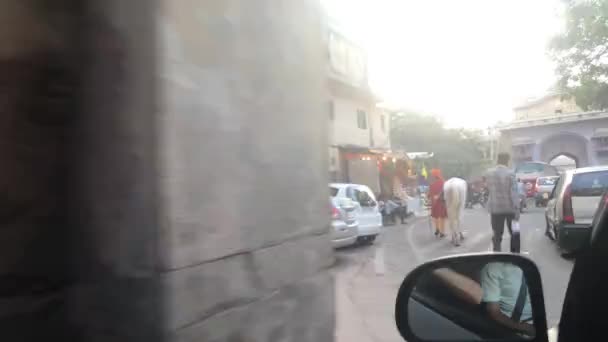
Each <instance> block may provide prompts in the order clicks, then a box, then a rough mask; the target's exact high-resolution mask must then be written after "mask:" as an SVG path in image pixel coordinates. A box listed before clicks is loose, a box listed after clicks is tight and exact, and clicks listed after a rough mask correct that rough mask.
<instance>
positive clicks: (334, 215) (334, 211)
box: [331, 205, 340, 220]
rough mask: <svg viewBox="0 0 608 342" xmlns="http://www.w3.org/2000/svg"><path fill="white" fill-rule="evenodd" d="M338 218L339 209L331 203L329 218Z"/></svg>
mask: <svg viewBox="0 0 608 342" xmlns="http://www.w3.org/2000/svg"><path fill="white" fill-rule="evenodd" d="M339 218H340V210H338V208H336V207H334V206H333V205H332V207H331V219H332V220H338V219H339Z"/></svg>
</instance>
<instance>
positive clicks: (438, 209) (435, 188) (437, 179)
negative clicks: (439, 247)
mask: <svg viewBox="0 0 608 342" xmlns="http://www.w3.org/2000/svg"><path fill="white" fill-rule="evenodd" d="M443 183H444V180H443V176H442V175H441V170H439V169H432V170H431V185H430V186H429V201H430V202H431V217H432V218H433V224H434V225H435V235H436V236H439V237H444V236H445V219H446V217H447V216H448V211H447V209H446V206H445V201H444V199H443Z"/></svg>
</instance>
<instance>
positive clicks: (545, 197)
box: [535, 176, 559, 207]
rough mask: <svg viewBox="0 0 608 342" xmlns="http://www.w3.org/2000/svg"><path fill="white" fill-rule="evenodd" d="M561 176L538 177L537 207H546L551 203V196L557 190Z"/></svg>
mask: <svg viewBox="0 0 608 342" xmlns="http://www.w3.org/2000/svg"><path fill="white" fill-rule="evenodd" d="M558 179H559V176H547V177H538V178H537V179H536V200H535V203H536V206H537V207H544V206H546V205H547V202H549V196H550V195H551V192H553V188H555V184H556V183H557V180H558Z"/></svg>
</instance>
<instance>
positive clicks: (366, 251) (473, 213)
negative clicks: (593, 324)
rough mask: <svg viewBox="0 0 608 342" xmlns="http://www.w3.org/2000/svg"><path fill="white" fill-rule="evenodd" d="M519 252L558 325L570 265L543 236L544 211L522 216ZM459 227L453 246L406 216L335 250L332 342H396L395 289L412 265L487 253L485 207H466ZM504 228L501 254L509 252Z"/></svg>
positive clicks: (550, 319) (488, 238) (549, 317)
mask: <svg viewBox="0 0 608 342" xmlns="http://www.w3.org/2000/svg"><path fill="white" fill-rule="evenodd" d="M520 222H521V238H522V240H521V246H522V253H523V254H525V255H527V256H528V257H529V258H531V259H532V260H534V261H535V262H536V264H537V265H538V267H539V269H540V272H541V277H542V281H543V292H544V295H545V308H546V311H547V320H548V325H549V327H552V326H554V325H555V324H557V322H558V321H559V316H560V313H561V306H562V302H563V298H564V294H565V292H566V287H567V284H568V279H569V276H570V272H571V270H572V264H573V262H572V261H571V260H566V259H564V258H562V257H561V254H560V252H559V251H558V249H557V248H556V246H555V244H554V243H553V242H552V241H550V240H549V239H548V238H547V237H545V235H544V226H545V223H544V222H545V221H544V216H543V210H542V209H537V208H532V209H530V210H529V211H528V212H526V213H524V214H522V216H521V220H520ZM463 228H464V231H465V236H466V238H465V241H464V243H463V244H462V245H461V246H460V247H454V246H452V245H451V244H450V242H449V240H448V239H446V238H444V239H438V238H436V237H435V236H434V235H433V234H432V233H431V230H430V228H429V223H428V219H427V218H425V217H418V218H410V219H409V220H408V223H407V224H405V225H396V226H390V227H385V229H384V231H383V234H382V235H381V237H380V239H379V240H378V241H377V242H376V243H375V244H374V245H372V246H358V247H352V248H347V249H343V250H339V251H337V252H336V265H335V267H334V272H335V275H336V323H337V324H336V325H337V327H336V340H337V341H338V342H341V341H344V342H346V341H355V342H358V341H373V342H380V341H382V342H384V341H395V342H396V341H401V340H402V339H401V338H400V336H399V335H398V333H397V331H396V329H395V323H394V310H395V308H394V305H395V297H396V293H397V290H398V287H399V285H400V283H401V281H402V280H403V278H404V277H405V275H406V274H407V273H408V272H409V271H411V270H412V269H413V268H414V267H416V266H417V265H419V264H421V263H423V262H425V261H428V260H431V259H434V258H437V257H441V256H446V255H451V254H459V253H470V252H483V251H489V250H491V237H492V232H491V228H490V219H489V215H488V214H487V212H486V211H485V210H484V209H481V208H477V209H469V210H467V211H466V213H465V219H464V224H463ZM508 244H509V234H508V232H507V231H506V229H505V235H504V238H503V251H508V250H509V247H508V246H509V245H508Z"/></svg>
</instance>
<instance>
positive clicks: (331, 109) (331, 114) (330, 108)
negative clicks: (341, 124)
mask: <svg viewBox="0 0 608 342" xmlns="http://www.w3.org/2000/svg"><path fill="white" fill-rule="evenodd" d="M327 107H328V109H327V110H328V112H329V120H330V121H334V118H335V114H334V101H329V103H328V104H327Z"/></svg>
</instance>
